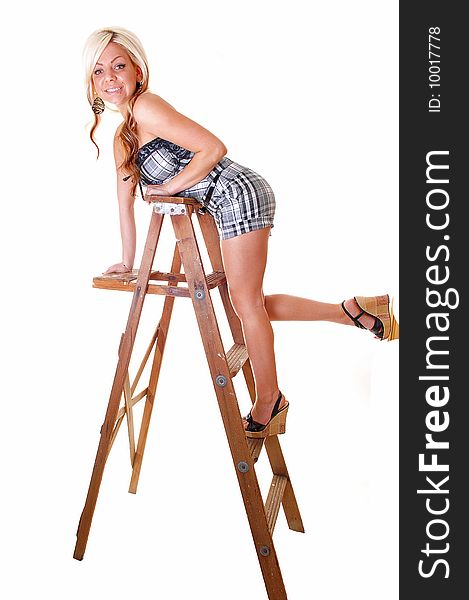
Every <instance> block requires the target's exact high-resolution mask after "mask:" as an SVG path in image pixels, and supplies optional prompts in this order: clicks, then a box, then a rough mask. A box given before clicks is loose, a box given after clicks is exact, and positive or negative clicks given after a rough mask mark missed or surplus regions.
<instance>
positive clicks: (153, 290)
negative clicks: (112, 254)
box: [93, 269, 226, 298]
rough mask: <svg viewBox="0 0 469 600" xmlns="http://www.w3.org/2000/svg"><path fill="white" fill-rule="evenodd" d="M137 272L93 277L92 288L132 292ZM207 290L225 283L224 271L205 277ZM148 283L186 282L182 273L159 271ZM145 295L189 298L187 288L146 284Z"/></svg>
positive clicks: (154, 273) (152, 274) (153, 273)
mask: <svg viewBox="0 0 469 600" xmlns="http://www.w3.org/2000/svg"><path fill="white" fill-rule="evenodd" d="M137 276H138V270H137V269H134V270H133V271H132V272H129V273H110V274H108V275H104V274H103V275H98V276H97V277H93V287H94V288H99V289H101V290H117V291H120V292H133V291H134V290H135V283H136V281H137ZM206 280H207V286H208V289H209V290H211V289H213V288H215V287H218V286H219V285H222V284H223V283H225V281H226V276H225V272H224V271H214V272H213V273H209V274H208V275H207V276H206ZM150 281H167V282H168V283H170V282H173V283H180V282H183V283H184V282H186V276H185V275H184V273H163V272H161V271H152V272H151V275H150ZM146 293H147V294H158V295H160V296H179V297H186V298H189V297H190V293H189V288H188V287H187V286H184V287H182V286H177V287H176V286H175V285H156V284H155V283H148V288H147V292H146Z"/></svg>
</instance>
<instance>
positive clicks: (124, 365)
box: [73, 213, 163, 560]
mask: <svg viewBox="0 0 469 600" xmlns="http://www.w3.org/2000/svg"><path fill="white" fill-rule="evenodd" d="M162 221H163V215H160V214H157V213H152V218H151V221H150V227H149V229H148V235H147V240H146V244H145V249H144V252H143V258H142V263H141V266H140V270H139V272H138V277H137V282H136V285H135V291H134V294H133V298H132V305H131V307H130V312H129V317H128V320H127V326H126V329H125V333H124V337H123V339H122V344H121V349H120V352H119V361H118V363H117V368H116V373H115V376H114V382H113V384H112V390H111V395H110V398H109V403H108V407H107V411H106V416H105V418H104V423H103V426H102V428H101V438H100V441H99V446H98V451H97V454H96V459H95V463H94V467H93V472H92V475H91V481H90V485H89V489H88V494H87V497H86V501H85V506H84V508H83V512H82V514H81V517H80V522H79V524H78V531H77V542H76V546H75V551H74V554H73V557H74V558H76V559H77V560H82V558H83V556H84V553H85V549H86V543H87V541H88V536H89V532H90V528H91V521H92V519H93V514H94V510H95V507H96V501H97V499H98V494H99V488H100V486H101V480H102V477H103V472H104V467H105V464H106V458H107V455H108V450H109V445H110V442H111V437H112V432H113V429H114V424H115V422H116V416H117V411H118V408H119V403H120V399H121V396H122V390H123V386H124V381H125V377H126V375H127V372H128V368H129V363H130V356H131V354H132V349H133V345H134V341H135V336H136V333H137V328H138V324H139V321H140V315H141V312H142V308H143V302H144V300H145V295H146V291H147V287H148V281H149V278H150V273H151V269H152V265H153V260H154V257H155V251H156V246H157V244H158V239H159V235H160V231H161V225H162Z"/></svg>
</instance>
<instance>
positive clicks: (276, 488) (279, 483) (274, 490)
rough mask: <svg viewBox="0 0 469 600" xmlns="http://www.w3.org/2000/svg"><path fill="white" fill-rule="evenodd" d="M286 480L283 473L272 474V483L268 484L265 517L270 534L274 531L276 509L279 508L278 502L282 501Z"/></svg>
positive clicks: (276, 515)
mask: <svg viewBox="0 0 469 600" xmlns="http://www.w3.org/2000/svg"><path fill="white" fill-rule="evenodd" d="M287 482H288V477H285V476H284V475H274V477H273V479H272V483H271V484H270V490H269V494H268V496H267V500H266V501H265V514H266V517H267V524H268V526H269V531H270V535H272V534H273V533H274V529H275V523H276V521H277V517H278V511H279V510H280V504H281V503H282V498H283V494H284V492H285V488H286V487H287Z"/></svg>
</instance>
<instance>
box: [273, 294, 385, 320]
mask: <svg viewBox="0 0 469 600" xmlns="http://www.w3.org/2000/svg"><path fill="white" fill-rule="evenodd" d="M265 308H266V310H267V314H268V315H269V319H270V320H271V321H331V322H332V323H340V324H341V325H354V323H353V321H352V320H351V319H350V317H348V316H347V315H346V313H345V312H344V310H343V309H342V306H341V305H340V304H329V303H327V302H318V301H317V300H310V299H309V298H300V297H299V296H289V295H287V294H272V295H269V296H266V297H265ZM345 308H346V309H347V310H348V311H349V313H350V314H352V315H353V316H354V317H356V316H357V315H358V314H359V313H360V309H359V307H358V305H357V303H356V302H355V300H354V299H353V298H351V299H349V300H346V302H345ZM360 322H361V323H362V324H363V325H364V326H365V328H366V329H371V327H373V325H374V322H375V320H374V318H373V317H372V316H371V315H368V314H364V315H362V316H361V317H360Z"/></svg>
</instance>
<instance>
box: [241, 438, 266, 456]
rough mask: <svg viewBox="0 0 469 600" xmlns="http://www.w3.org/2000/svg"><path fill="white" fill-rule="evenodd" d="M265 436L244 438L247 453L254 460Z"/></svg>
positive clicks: (259, 451)
mask: <svg viewBox="0 0 469 600" xmlns="http://www.w3.org/2000/svg"><path fill="white" fill-rule="evenodd" d="M264 440H265V438H249V437H247V438H246V441H247V443H248V448H249V454H250V455H251V457H252V460H253V461H254V462H256V461H257V459H258V458H259V454H260V453H261V450H262V446H263V445H264Z"/></svg>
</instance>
